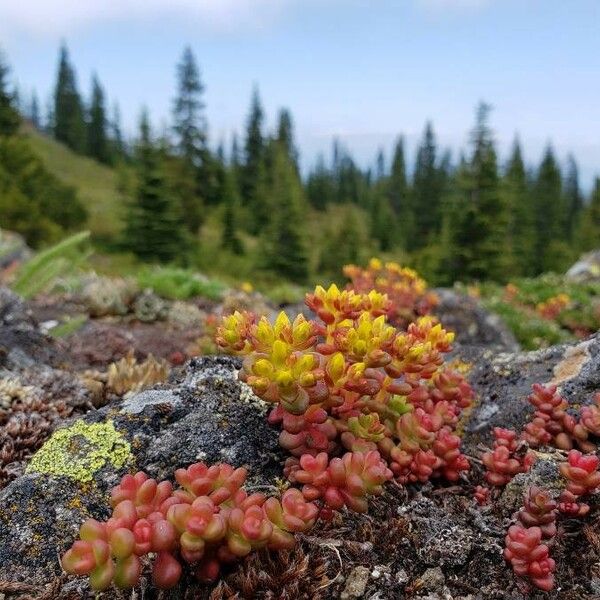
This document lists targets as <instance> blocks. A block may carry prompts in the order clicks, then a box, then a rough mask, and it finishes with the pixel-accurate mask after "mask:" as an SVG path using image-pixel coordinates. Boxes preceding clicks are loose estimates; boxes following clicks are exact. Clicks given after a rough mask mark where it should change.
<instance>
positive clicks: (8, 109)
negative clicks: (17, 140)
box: [0, 54, 21, 136]
mask: <svg viewBox="0 0 600 600" xmlns="http://www.w3.org/2000/svg"><path fill="white" fill-rule="evenodd" d="M8 73H9V69H8V66H7V65H6V64H5V63H4V61H3V57H2V55H1V54H0V136H2V135H13V134H14V133H16V132H17V129H18V128H19V125H20V123H21V119H20V117H19V113H18V112H17V110H16V109H15V106H14V98H13V96H12V94H11V93H10V92H9V90H8V81H7V79H8Z"/></svg>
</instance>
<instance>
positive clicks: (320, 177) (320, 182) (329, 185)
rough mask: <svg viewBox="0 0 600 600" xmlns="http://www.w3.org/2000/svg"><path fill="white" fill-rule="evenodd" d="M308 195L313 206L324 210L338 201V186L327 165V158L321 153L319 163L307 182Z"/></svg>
mask: <svg viewBox="0 0 600 600" xmlns="http://www.w3.org/2000/svg"><path fill="white" fill-rule="evenodd" d="M306 196H307V198H308V201H309V202H310V203H311V205H312V206H314V207H315V208H317V209H319V210H324V209H325V208H326V207H327V206H328V205H329V204H331V203H333V202H335V201H336V186H335V181H334V179H333V176H332V173H331V171H329V169H327V167H326V166H325V159H324V158H323V155H322V154H320V155H319V156H318V158H317V163H316V165H315V168H314V170H312V171H311V172H310V173H309V175H308V179H307V182H306Z"/></svg>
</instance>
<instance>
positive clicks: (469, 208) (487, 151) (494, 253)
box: [451, 103, 512, 281]
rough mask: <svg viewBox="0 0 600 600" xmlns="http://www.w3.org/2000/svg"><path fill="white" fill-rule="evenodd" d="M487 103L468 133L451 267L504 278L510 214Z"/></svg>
mask: <svg viewBox="0 0 600 600" xmlns="http://www.w3.org/2000/svg"><path fill="white" fill-rule="evenodd" d="M489 110H490V107H489V105H487V104H485V103H481V104H480V105H479V107H478V109H477V120H476V124H475V128H474V129H473V132H472V134H471V143H472V146H473V154H472V157H471V160H470V163H469V165H468V170H466V171H463V173H462V177H461V180H460V181H459V183H460V188H459V199H458V205H457V206H456V207H455V208H454V211H453V212H454V219H455V224H454V227H453V228H452V230H451V235H452V236H453V243H452V249H453V252H454V253H455V258H454V261H453V263H454V268H455V269H456V273H455V274H456V275H457V276H458V277H465V278H467V279H469V280H473V279H476V280H481V279H493V280H495V281H503V280H506V278H507V277H509V276H510V274H511V268H512V260H511V259H512V257H511V251H510V245H509V238H508V230H509V214H508V207H507V204H506V201H505V199H504V198H503V195H502V194H501V191H500V185H499V177H498V168H497V164H496V151H495V148H494V142H493V137H492V132H491V130H490V128H489V126H488V115H489Z"/></svg>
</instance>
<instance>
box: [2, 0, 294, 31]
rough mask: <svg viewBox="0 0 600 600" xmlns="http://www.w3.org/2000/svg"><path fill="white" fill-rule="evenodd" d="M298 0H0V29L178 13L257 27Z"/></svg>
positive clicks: (227, 25) (75, 25)
mask: <svg viewBox="0 0 600 600" xmlns="http://www.w3.org/2000/svg"><path fill="white" fill-rule="evenodd" d="M301 1H302V0H57V1H55V2H50V1H49V0H26V1H19V0H0V30H5V31H11V30H20V31H22V32H27V33H31V34H34V35H36V34H37V35H39V34H50V35H53V34H54V35H56V34H58V35H65V34H67V33H69V32H71V31H73V30H74V29H80V28H83V27H87V26H90V25H95V24H97V23H100V22H110V21H126V20H132V19H136V20H142V19H151V20H155V19H161V18H168V17H173V16H175V17H177V16H183V17H185V18H187V19H188V20H193V21H194V22H198V23H199V24H200V25H202V26H204V27H205V28H207V29H213V30H218V31H228V30H233V29H237V28H239V27H252V28H258V29H260V28H262V27H264V26H267V25H269V24H271V23H272V22H273V21H274V20H276V19H277V18H278V17H279V16H280V14H281V13H282V12H283V11H284V10H285V9H286V8H288V7H289V6H290V5H293V4H296V3H299V2H301Z"/></svg>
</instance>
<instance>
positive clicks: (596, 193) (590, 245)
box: [576, 177, 600, 252]
mask: <svg viewBox="0 0 600 600" xmlns="http://www.w3.org/2000/svg"><path fill="white" fill-rule="evenodd" d="M576 239H577V246H578V248H577V249H578V250H579V251H580V252H587V251H588V250H597V249H598V245H599V244H600V177H596V180H595V182H594V189H593V191H592V195H591V198H590V201H589V203H588V204H587V206H586V207H585V208H584V209H583V210H582V212H581V213H580V215H579V227H578V230H577V238H576Z"/></svg>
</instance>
